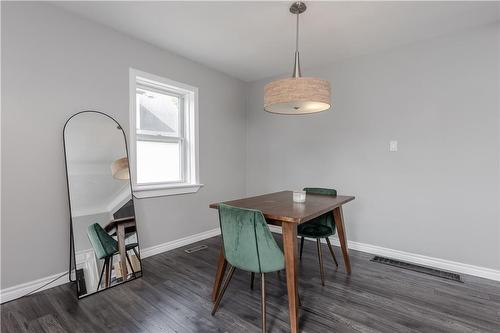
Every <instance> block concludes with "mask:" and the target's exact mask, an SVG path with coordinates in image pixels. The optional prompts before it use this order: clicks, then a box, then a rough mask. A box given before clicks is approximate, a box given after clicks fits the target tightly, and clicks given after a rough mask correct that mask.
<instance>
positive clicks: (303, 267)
mask: <svg viewBox="0 0 500 333" xmlns="http://www.w3.org/2000/svg"><path fill="white" fill-rule="evenodd" d="M276 237H277V238H279V236H276ZM219 242H220V238H219V237H214V238H211V239H208V240H205V241H201V242H199V243H197V244H195V245H201V244H205V245H207V246H208V248H207V249H205V250H202V251H199V252H195V253H192V254H187V253H185V252H184V251H183V250H184V248H179V249H176V250H173V251H170V252H167V253H162V254H159V255H156V256H153V257H149V258H146V259H144V260H143V267H144V277H143V278H141V279H138V280H135V281H131V282H128V283H126V284H124V285H121V286H118V287H115V288H111V289H109V290H107V291H104V292H101V293H99V294H96V295H94V296H90V297H88V298H85V299H82V300H80V301H78V300H77V299H76V296H75V291H74V286H73V285H71V284H67V285H63V286H59V287H56V288H52V289H49V290H46V291H43V292H40V293H37V294H34V295H31V296H29V297H25V298H22V299H18V300H15V301H12V302H9V303H6V304H3V305H2V306H1V319H2V321H1V332H2V333H8V332H16V333H17V332H51V333H52V332H54V333H59V332H71V333H73V332H117V333H118V332H120V333H126V332H259V331H260V308H259V301H260V290H259V288H258V286H259V282H260V281H259V279H258V277H256V281H255V286H257V287H256V288H255V290H253V291H252V290H250V273H246V272H243V271H238V270H237V271H236V273H235V276H234V278H233V280H232V281H231V284H230V285H229V288H228V290H227V292H226V294H225V296H224V298H223V300H222V303H221V307H220V309H219V311H218V312H217V314H216V315H215V316H214V317H212V316H211V315H210V311H211V308H212V303H211V302H210V293H211V288H212V283H213V278H214V274H215V268H216V267H215V264H216V260H217V255H218V251H219ZM279 242H281V239H279ZM191 246H193V245H190V246H189V247H191ZM334 250H335V252H336V254H337V257H338V258H340V257H341V252H340V249H339V248H337V247H335V248H334ZM350 254H351V264H352V270H353V273H352V275H351V276H347V275H346V274H345V273H344V268H343V266H342V263H341V260H339V265H340V266H339V268H338V269H335V266H334V264H333V260H332V258H331V256H330V253H329V252H328V249H327V247H326V246H324V248H323V257H324V262H325V273H326V279H325V284H326V285H325V287H321V283H320V278H319V267H318V260H317V255H316V246H315V244H314V243H313V242H305V244H304V255H303V258H302V261H301V262H299V265H298V268H299V292H300V296H301V300H302V307H301V308H300V310H299V318H300V319H299V320H300V322H299V324H300V329H301V332H433V333H434V332H497V333H498V332H500V283H497V282H494V281H490V280H485V279H480V278H475V277H471V276H463V279H464V282H465V283H459V282H454V281H449V280H445V279H440V278H436V277H433V276H429V275H425V274H421V273H416V272H412V271H406V270H402V269H399V268H396V267H392V266H387V265H383V264H379V263H372V262H370V261H369V259H370V258H371V256H370V255H368V254H366V253H362V252H356V251H350ZM266 283H267V314H268V315H267V320H268V322H267V323H268V331H269V332H288V306H287V304H288V303H287V302H288V301H287V296H286V295H287V294H286V284H285V274H284V272H282V273H281V274H280V275H279V276H278V274H268V276H267V278H266Z"/></svg>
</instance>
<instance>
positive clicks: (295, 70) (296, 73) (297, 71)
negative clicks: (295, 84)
mask: <svg viewBox="0 0 500 333" xmlns="http://www.w3.org/2000/svg"><path fill="white" fill-rule="evenodd" d="M299 8H300V2H299V1H298V2H297V14H296V15H297V25H296V30H295V61H294V65H293V75H292V77H294V78H299V77H301V76H302V75H301V73H300V57H299V15H300V10H299Z"/></svg>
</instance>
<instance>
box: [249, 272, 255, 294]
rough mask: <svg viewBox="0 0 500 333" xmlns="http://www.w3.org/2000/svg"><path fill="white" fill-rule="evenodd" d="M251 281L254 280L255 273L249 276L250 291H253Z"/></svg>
mask: <svg viewBox="0 0 500 333" xmlns="http://www.w3.org/2000/svg"><path fill="white" fill-rule="evenodd" d="M253 280H255V273H254V272H252V275H251V276H250V289H251V290H253Z"/></svg>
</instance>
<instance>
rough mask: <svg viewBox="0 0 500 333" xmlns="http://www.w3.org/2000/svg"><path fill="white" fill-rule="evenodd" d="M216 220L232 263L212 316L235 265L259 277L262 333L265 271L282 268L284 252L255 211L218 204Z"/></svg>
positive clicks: (264, 325)
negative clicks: (257, 274)
mask: <svg viewBox="0 0 500 333" xmlns="http://www.w3.org/2000/svg"><path fill="white" fill-rule="evenodd" d="M219 221H220V227H221V233H222V245H223V249H224V255H225V258H226V260H227V262H228V263H229V265H230V266H231V268H230V270H229V272H228V274H227V275H226V277H225V279H224V283H223V285H222V289H221V291H220V292H219V294H218V295H217V298H216V300H215V304H214V307H213V310H212V315H215V312H216V311H217V309H218V308H219V304H220V302H221V299H222V297H223V296H224V292H225V291H226V289H227V287H228V285H229V282H230V281H231V278H232V277H233V274H234V272H235V270H236V268H238V269H241V270H243V271H247V272H252V273H259V274H260V277H261V293H262V298H261V311H262V332H265V331H266V286H265V273H270V272H276V271H280V270H282V269H284V267H285V261H284V257H283V252H282V251H281V249H280V248H279V246H278V244H277V243H276V241H275V239H274V237H273V235H272V234H271V231H270V230H269V227H268V225H267V223H266V220H265V218H264V215H262V212H260V211H258V210H252V209H243V208H237V207H233V206H229V205H225V204H220V206H219Z"/></svg>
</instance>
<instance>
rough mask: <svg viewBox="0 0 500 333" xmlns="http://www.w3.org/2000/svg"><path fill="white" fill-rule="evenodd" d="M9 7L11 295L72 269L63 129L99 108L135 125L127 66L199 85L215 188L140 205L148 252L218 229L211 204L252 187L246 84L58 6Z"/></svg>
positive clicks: (203, 172) (208, 175) (4, 247)
mask: <svg viewBox="0 0 500 333" xmlns="http://www.w3.org/2000/svg"><path fill="white" fill-rule="evenodd" d="M1 6H2V11H1V12H2V13H1V15H2V17H1V18H2V22H1V28H2V36H1V37H2V55H1V56H2V77H1V79H2V87H1V88H2V123H1V126H2V128H1V135H2V138H1V143H2V147H1V148H2V166H1V171H2V189H1V190H2V195H1V198H2V208H3V209H2V211H1V254H2V257H1V264H2V266H1V288H2V289H4V288H7V287H10V286H13V285H17V284H21V283H23V282H27V281H32V280H35V279H38V278H42V277H46V276H49V275H52V274H56V273H59V272H63V271H64V270H66V269H67V265H68V260H69V259H68V258H69V252H68V247H69V236H68V234H69V212H68V199H67V193H66V179H65V172H64V155H63V146H62V129H63V125H64V123H65V121H66V119H67V118H68V117H69V116H70V115H72V114H74V113H76V112H78V111H81V110H85V109H94V110H99V111H102V112H106V113H108V114H110V115H111V116H113V117H115V118H116V119H117V120H118V122H120V123H121V124H122V126H124V127H125V128H126V127H128V119H129V116H128V110H129V105H128V104H129V96H128V94H129V91H128V75H129V67H133V68H137V69H140V70H143V71H146V72H150V73H153V74H156V75H160V76H164V77H167V78H170V79H173V80H176V81H180V82H184V83H187V84H189V85H193V86H196V87H198V88H199V103H200V105H199V117H200V177H201V182H202V183H204V184H205V186H204V187H203V188H202V189H201V190H200V191H199V192H198V193H196V194H189V195H180V196H169V197H159V198H151V199H141V200H136V213H137V216H138V218H137V221H138V229H139V230H138V231H139V238H140V242H141V247H142V248H145V247H150V246H153V245H157V244H161V243H164V242H167V241H171V240H175V239H178V238H181V237H185V236H188V235H192V234H195V233H199V232H203V231H207V230H210V229H213V228H216V227H217V226H218V221H217V218H216V214H215V212H213V211H212V210H210V209H209V208H208V204H209V203H210V202H214V201H217V200H221V199H224V198H232V197H238V196H241V195H243V194H244V192H245V176H244V175H245V105H244V101H245V91H244V88H245V85H244V84H243V83H242V82H241V81H239V80H236V79H233V78H231V77H228V76H227V75H224V74H221V73H219V72H217V71H214V70H211V69H209V68H207V67H204V66H202V65H199V64H196V63H194V62H192V61H189V60H186V59H184V58H181V57H179V56H176V55H174V54H172V53H169V52H166V51H163V50H161V49H159V48H156V47H154V46H152V45H150V44H146V43H144V42H141V41H138V40H136V39H133V38H130V37H127V36H125V35H122V34H120V33H118V32H115V31H113V30H110V29H109V28H105V27H101V26H99V25H98V24H95V23H92V22H90V21H86V20H84V19H81V18H79V17H77V16H74V15H73V14H70V13H67V12H65V11H63V10H62V9H58V8H54V7H52V6H50V5H44V4H32V3H5V2H2V4H1Z"/></svg>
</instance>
